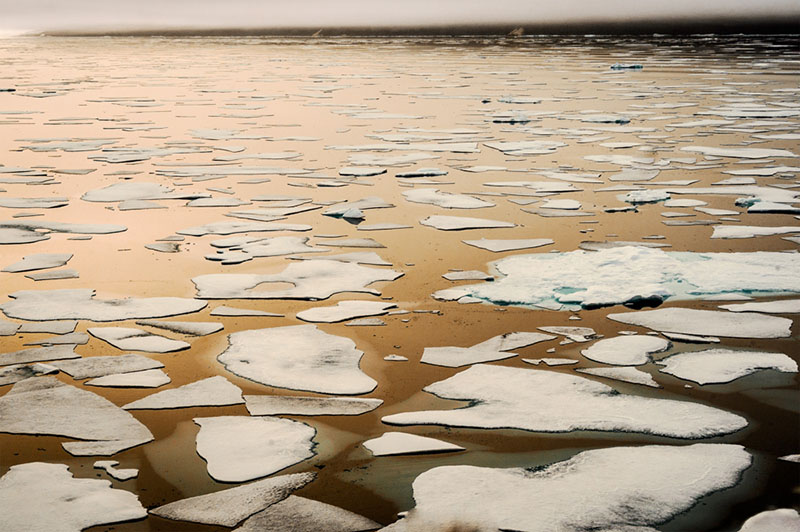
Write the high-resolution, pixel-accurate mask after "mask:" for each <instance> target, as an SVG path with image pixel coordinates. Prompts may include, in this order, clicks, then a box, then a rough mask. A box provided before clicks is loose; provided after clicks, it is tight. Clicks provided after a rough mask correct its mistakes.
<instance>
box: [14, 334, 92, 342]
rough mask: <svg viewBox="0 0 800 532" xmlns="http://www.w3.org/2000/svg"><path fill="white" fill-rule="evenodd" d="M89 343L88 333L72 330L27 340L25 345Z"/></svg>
mask: <svg viewBox="0 0 800 532" xmlns="http://www.w3.org/2000/svg"><path fill="white" fill-rule="evenodd" d="M87 343H89V335H88V334H86V333H85V332H71V333H67V334H59V335H56V336H48V337H47V338H43V339H41V340H34V341H32V342H25V345H69V344H73V345H84V344H87Z"/></svg>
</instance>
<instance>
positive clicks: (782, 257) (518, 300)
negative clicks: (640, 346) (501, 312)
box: [434, 246, 800, 334]
mask: <svg viewBox="0 0 800 532" xmlns="http://www.w3.org/2000/svg"><path fill="white" fill-rule="evenodd" d="M494 267H495V269H496V270H497V271H498V272H499V274H500V275H499V276H497V277H496V280H495V281H494V282H491V283H484V284H475V285H464V286H459V287H457V288H449V289H447V290H446V291H440V292H437V293H435V294H434V297H436V298H437V299H448V300H455V299H458V298H460V297H463V296H471V297H475V298H478V299H481V300H484V301H488V302H492V303H499V304H512V305H542V304H550V305H552V304H559V305H565V306H568V307H569V308H572V309H575V308H580V307H584V308H591V307H598V306H604V305H616V304H625V303H636V302H643V301H659V302H660V301H664V300H666V299H668V298H671V299H697V298H700V297H702V296H704V295H708V294H716V293H726V294H736V293H743V292H763V293H787V292H800V256H798V255H796V254H791V253H776V252H755V253H693V252H668V251H662V250H660V249H649V248H645V247H639V246H625V247H615V248H610V249H600V250H599V251H594V252H587V251H583V250H576V251H571V252H566V253H540V254H533V255H515V256H512V257H508V258H505V259H502V260H500V261H497V262H495V263H494ZM673 332H681V331H673ZM698 334H703V333H702V332H699V333H698Z"/></svg>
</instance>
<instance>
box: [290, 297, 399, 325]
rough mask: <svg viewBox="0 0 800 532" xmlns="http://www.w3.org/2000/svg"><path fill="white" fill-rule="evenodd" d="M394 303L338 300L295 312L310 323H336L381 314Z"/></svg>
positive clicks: (386, 311)
mask: <svg viewBox="0 0 800 532" xmlns="http://www.w3.org/2000/svg"><path fill="white" fill-rule="evenodd" d="M396 307H397V305H395V304H394V303H385V302H382V301H339V302H338V303H336V305H334V306H332V307H314V308H311V309H308V310H304V311H301V312H298V313H297V318H298V319H300V320H303V321H308V322H311V323H337V322H340V321H347V320H350V319H353V318H359V317H364V316H383V315H384V314H387V313H388V312H389V309H393V308H396Z"/></svg>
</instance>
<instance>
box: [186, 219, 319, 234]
mask: <svg viewBox="0 0 800 532" xmlns="http://www.w3.org/2000/svg"><path fill="white" fill-rule="evenodd" d="M310 230H311V226H310V225H305V224H285V223H277V222H236V221H234V222H212V223H209V224H205V225H201V226H197V227H189V228H187V229H181V230H180V231H176V233H178V234H179V235H186V236H205V235H233V234H236V233H255V232H269V231H310Z"/></svg>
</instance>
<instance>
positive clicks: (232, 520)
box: [150, 473, 315, 527]
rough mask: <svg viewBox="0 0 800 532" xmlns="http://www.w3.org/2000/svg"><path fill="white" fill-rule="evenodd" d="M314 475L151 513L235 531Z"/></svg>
mask: <svg viewBox="0 0 800 532" xmlns="http://www.w3.org/2000/svg"><path fill="white" fill-rule="evenodd" d="M314 477H315V474H314V473H295V474H292V475H281V476H278V477H274V478H267V479H264V480H259V481H257V482H251V483H250V484H245V485H244V486H237V487H235V488H229V489H226V490H222V491H218V492H215V493H209V494H206V495H198V496H197V497H189V498H188V499H181V500H178V501H175V502H171V503H169V504H165V505H164V506H159V507H158V508H154V509H152V510H150V513H151V514H153V515H157V516H158V517H162V518H164V519H172V520H174V521H190V522H192V523H201V524H204V525H220V526H227V527H233V526H236V525H237V524H238V523H240V522H242V521H243V520H245V519H247V518H248V517H250V516H251V515H253V514H255V513H257V512H260V511H261V510H264V509H265V508H267V507H269V506H272V505H273V504H275V503H278V502H280V501H282V500H284V499H285V498H286V497H288V496H289V495H291V493H292V492H294V491H295V490H298V489H300V488H302V487H303V486H305V485H306V484H308V483H309V482H311V481H312V480H314Z"/></svg>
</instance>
